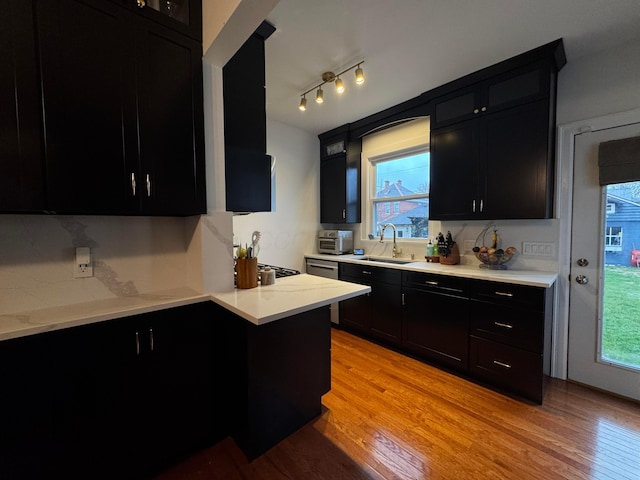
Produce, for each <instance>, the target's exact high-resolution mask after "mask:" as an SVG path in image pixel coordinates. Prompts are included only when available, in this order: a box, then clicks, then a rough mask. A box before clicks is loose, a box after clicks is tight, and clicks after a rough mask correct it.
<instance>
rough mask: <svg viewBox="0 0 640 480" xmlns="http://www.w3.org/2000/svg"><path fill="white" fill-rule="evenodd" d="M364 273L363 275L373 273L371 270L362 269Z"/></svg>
mask: <svg viewBox="0 0 640 480" xmlns="http://www.w3.org/2000/svg"><path fill="white" fill-rule="evenodd" d="M362 274H363V275H371V272H369V271H368V270H362Z"/></svg>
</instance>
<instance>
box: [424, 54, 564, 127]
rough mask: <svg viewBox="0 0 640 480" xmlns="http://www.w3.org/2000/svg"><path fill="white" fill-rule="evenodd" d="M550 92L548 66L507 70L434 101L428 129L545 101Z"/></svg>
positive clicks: (538, 63) (544, 64) (539, 63)
mask: <svg viewBox="0 0 640 480" xmlns="http://www.w3.org/2000/svg"><path fill="white" fill-rule="evenodd" d="M551 88H552V83H551V82H550V66H549V64H548V62H537V63H535V64H533V65H527V66H524V67H521V68H518V69H515V70H510V71H508V72H505V73H503V74H498V75H496V76H494V77H492V78H491V79H489V80H486V81H481V82H478V83H477V84H474V85H472V86H470V87H467V88H462V89H460V90H457V91H455V92H453V93H450V94H447V95H444V96H442V97H440V98H438V99H436V100H434V102H433V107H432V117H431V128H432V129H438V128H442V127H445V126H447V125H451V124H454V123H458V122H460V121H463V120H469V119H471V118H477V117H481V116H483V115H486V114H490V113H495V112H498V111H500V110H505V109H507V108H511V107H514V106H518V105H522V104H524V103H529V102H532V101H536V100H541V99H545V98H548V97H549V95H550V94H551Z"/></svg>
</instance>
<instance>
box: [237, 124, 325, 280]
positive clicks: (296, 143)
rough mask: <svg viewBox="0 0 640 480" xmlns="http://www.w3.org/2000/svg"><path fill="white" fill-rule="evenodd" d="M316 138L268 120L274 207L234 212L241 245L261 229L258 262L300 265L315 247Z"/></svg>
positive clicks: (317, 202)
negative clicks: (273, 169) (240, 213)
mask: <svg viewBox="0 0 640 480" xmlns="http://www.w3.org/2000/svg"><path fill="white" fill-rule="evenodd" d="M319 151H320V147H319V140H318V137H317V136H315V135H312V134H310V133H308V132H305V131H303V130H300V129H298V128H295V127H291V126H289V125H285V124H283V123H280V122H277V121H275V120H270V119H267V152H268V153H269V154H270V155H273V156H275V158H276V195H275V197H276V205H275V211H272V212H258V213H251V214H249V215H238V216H235V217H233V234H234V239H235V241H236V242H240V243H241V244H242V245H244V244H245V243H251V234H252V232H253V231H254V230H258V231H260V232H261V234H262V238H261V240H260V255H259V256H258V261H259V262H260V263H267V264H270V265H277V266H280V267H288V268H295V269H296V270H304V268H303V263H304V259H303V256H304V254H305V253H311V252H314V251H315V238H316V235H317V233H318V228H319V223H318V219H319V218H320V177H319V175H320V163H319Z"/></svg>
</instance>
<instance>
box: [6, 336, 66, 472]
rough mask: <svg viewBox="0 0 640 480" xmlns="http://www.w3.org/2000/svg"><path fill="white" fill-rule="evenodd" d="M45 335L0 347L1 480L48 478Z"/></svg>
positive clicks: (49, 398)
mask: <svg viewBox="0 0 640 480" xmlns="http://www.w3.org/2000/svg"><path fill="white" fill-rule="evenodd" d="M48 340H49V338H48V335H47V334H38V335H32V336H29V337H24V338H17V339H14V340H4V341H2V342H0V378H1V379H2V389H1V391H0V392H1V393H0V411H2V415H3V416H2V423H1V426H0V478H2V479H12V480H13V479H23V478H34V479H35V478H54V477H53V476H52V475H51V473H52V471H51V468H50V465H51V460H52V459H53V455H54V453H53V452H52V451H51V445H52V443H53V437H52V425H51V419H52V413H53V402H52V396H51V386H52V384H53V383H52V379H51V375H50V374H51V373H52V369H51V364H50V361H49V360H50V353H49V345H50V342H49V341H48Z"/></svg>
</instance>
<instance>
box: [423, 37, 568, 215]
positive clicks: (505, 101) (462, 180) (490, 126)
mask: <svg viewBox="0 0 640 480" xmlns="http://www.w3.org/2000/svg"><path fill="white" fill-rule="evenodd" d="M564 63H566V60H565V58H564V50H563V47H562V41H556V42H552V43H550V44H548V45H545V46H543V47H540V48H539V49H536V50H534V51H531V52H527V53H526V54H523V55H521V56H519V57H514V58H513V59H509V60H508V61H505V62H502V63H500V64H497V65H494V66H492V67H488V68H487V69H484V70H481V71H479V72H476V73H475V74H471V75H469V76H467V77H463V78H461V79H459V80H456V81H454V82H451V83H450V84H448V85H445V86H443V87H440V88H438V89H436V90H437V92H441V93H442V95H440V96H436V98H434V99H433V101H432V119H431V127H432V130H431V171H430V174H431V181H430V192H429V193H430V195H429V218H431V219H434V220H472V219H478V220H483V219H524V218H527V219H528V218H531V219H534V218H551V217H552V215H553V191H554V183H553V182H554V176H553V174H554V168H555V163H554V145H555V136H554V135H555V109H556V77H557V72H558V70H559V69H560V68H562V66H563V65H564Z"/></svg>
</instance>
